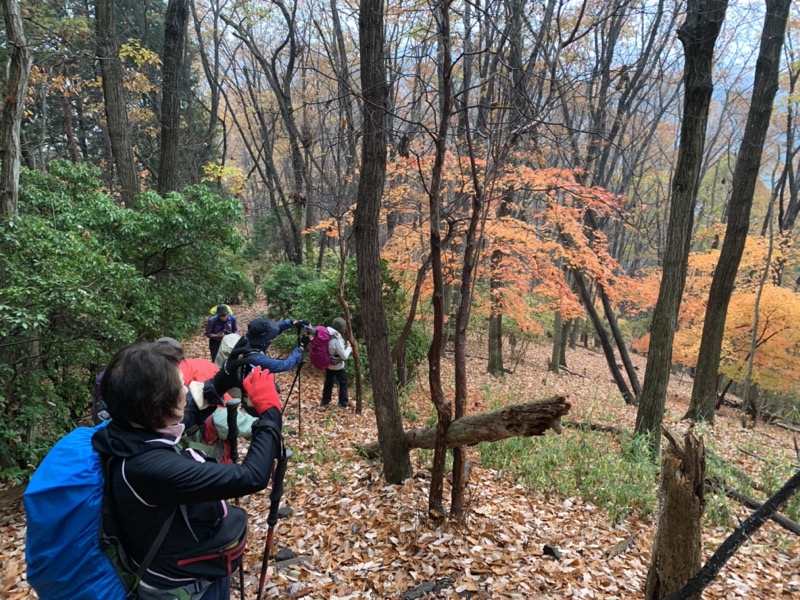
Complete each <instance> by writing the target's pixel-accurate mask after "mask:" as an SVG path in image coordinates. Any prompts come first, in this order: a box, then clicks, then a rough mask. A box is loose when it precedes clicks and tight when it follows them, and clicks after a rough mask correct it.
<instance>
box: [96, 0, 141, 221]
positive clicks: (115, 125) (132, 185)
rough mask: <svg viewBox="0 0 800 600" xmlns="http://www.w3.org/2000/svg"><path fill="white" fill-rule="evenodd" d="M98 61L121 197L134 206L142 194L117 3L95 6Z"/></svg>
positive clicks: (107, 0)
mask: <svg viewBox="0 0 800 600" xmlns="http://www.w3.org/2000/svg"><path fill="white" fill-rule="evenodd" d="M95 28H96V36H97V59H98V61H99V62H100V70H101V72H102V74H103V97H104V100H105V102H104V106H105V113H106V125H107V128H108V137H109V138H110V141H111V153H112V155H113V157H114V164H115V166H116V168H117V177H118V179H119V187H120V195H121V196H122V200H123V202H124V203H125V204H126V205H128V206H133V200H134V198H135V197H136V194H138V193H139V175H138V173H137V171H136V164H135V163H134V157H133V144H132V142H131V135H130V123H129V122H128V107H127V105H126V101H125V90H124V88H123V87H122V80H123V71H122V63H121V62H120V59H119V44H118V43H117V33H116V17H115V15H114V0H97V1H96V2H95Z"/></svg>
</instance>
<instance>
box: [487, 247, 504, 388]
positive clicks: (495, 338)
mask: <svg viewBox="0 0 800 600" xmlns="http://www.w3.org/2000/svg"><path fill="white" fill-rule="evenodd" d="M502 259H503V252H502V251H501V250H494V251H493V252H492V259H491V265H492V269H491V271H490V272H491V273H494V272H495V266H496V265H497V264H498V263H499V262H500V261H501V260H502ZM502 285H503V282H502V281H500V280H499V279H498V278H497V277H496V276H495V275H490V276H489V288H490V289H491V290H492V292H494V291H495V290H497V289H500V288H501V287H502ZM500 310H501V307H500V299H499V298H498V295H497V294H495V293H493V294H492V314H491V316H490V317H489V340H488V342H489V362H488V364H487V367H486V369H487V370H488V371H489V373H491V374H492V375H494V376H495V377H500V376H501V375H503V373H504V372H505V365H504V364H503V313H502V312H500Z"/></svg>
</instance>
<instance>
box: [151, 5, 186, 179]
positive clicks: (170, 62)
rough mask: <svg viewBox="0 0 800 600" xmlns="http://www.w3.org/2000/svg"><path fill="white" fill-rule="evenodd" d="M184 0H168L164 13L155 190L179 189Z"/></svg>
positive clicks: (184, 26)
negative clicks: (159, 135) (159, 145)
mask: <svg viewBox="0 0 800 600" xmlns="http://www.w3.org/2000/svg"><path fill="white" fill-rule="evenodd" d="M188 20H189V1H188V0H169V4H167V12H166V14H165V15H164V56H163V58H162V64H163V67H162V74H163V79H162V84H161V151H160V155H159V162H158V193H159V194H161V195H164V194H166V193H167V192H174V191H176V190H178V189H179V187H180V183H179V177H178V173H179V170H178V166H179V163H180V140H181V138H180V130H181V98H182V95H183V89H184V85H183V56H184V53H185V50H186V26H187V23H188Z"/></svg>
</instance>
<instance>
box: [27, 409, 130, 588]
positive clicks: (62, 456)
mask: <svg viewBox="0 0 800 600" xmlns="http://www.w3.org/2000/svg"><path fill="white" fill-rule="evenodd" d="M107 424H108V423H101V424H100V425H98V426H97V427H93V428H89V427H79V428H77V429H75V430H74V431H72V432H71V433H69V434H68V435H66V436H65V437H63V438H62V439H61V440H60V441H59V442H58V443H57V444H56V445H55V446H53V448H52V449H51V450H50V452H49V453H48V454H47V456H45V458H44V460H43V461H42V463H41V464H40V465H39V468H37V469H36V472H35V473H34V474H33V477H32V478H31V481H30V483H29V484H28V488H27V489H26V490H25V497H24V502H25V514H26V519H27V531H26V534H25V562H26V563H27V565H28V583H30V585H31V587H33V589H34V590H36V592H37V593H38V594H39V598H41V600H101V599H103V600H105V599H107V600H124V599H125V596H126V592H125V588H124V587H123V585H122V582H121V580H120V578H119V576H118V575H117V572H116V570H115V568H114V565H113V564H112V563H111V561H110V560H109V558H108V556H107V555H106V554H105V552H103V550H102V548H101V547H100V527H101V520H102V515H103V492H104V478H103V469H102V464H101V462H100V455H99V454H98V453H97V451H95V449H94V448H93V447H92V435H93V434H94V432H95V431H97V430H98V429H100V428H101V427H105V426H106V425H107Z"/></svg>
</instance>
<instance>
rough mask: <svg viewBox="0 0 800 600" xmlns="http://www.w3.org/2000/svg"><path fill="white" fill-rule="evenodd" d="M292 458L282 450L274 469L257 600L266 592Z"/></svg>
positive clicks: (290, 454) (287, 452)
mask: <svg viewBox="0 0 800 600" xmlns="http://www.w3.org/2000/svg"><path fill="white" fill-rule="evenodd" d="M291 456H292V451H291V450H287V449H286V448H282V450H281V455H280V457H279V458H276V459H275V466H274V467H273V469H272V490H271V491H270V493H269V514H268V515H267V525H269V528H268V529H267V539H266V542H264V558H263V560H262V561H261V577H260V578H259V580H258V593H257V594H256V600H261V594H262V593H263V591H264V584H265V583H266V579H267V564H268V562H269V555H270V554H272V543H273V541H274V539H275V524H276V523H277V522H278V509H279V508H280V505H281V497H282V496H283V477H284V475H286V466H287V465H288V464H289V459H290V458H291Z"/></svg>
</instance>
